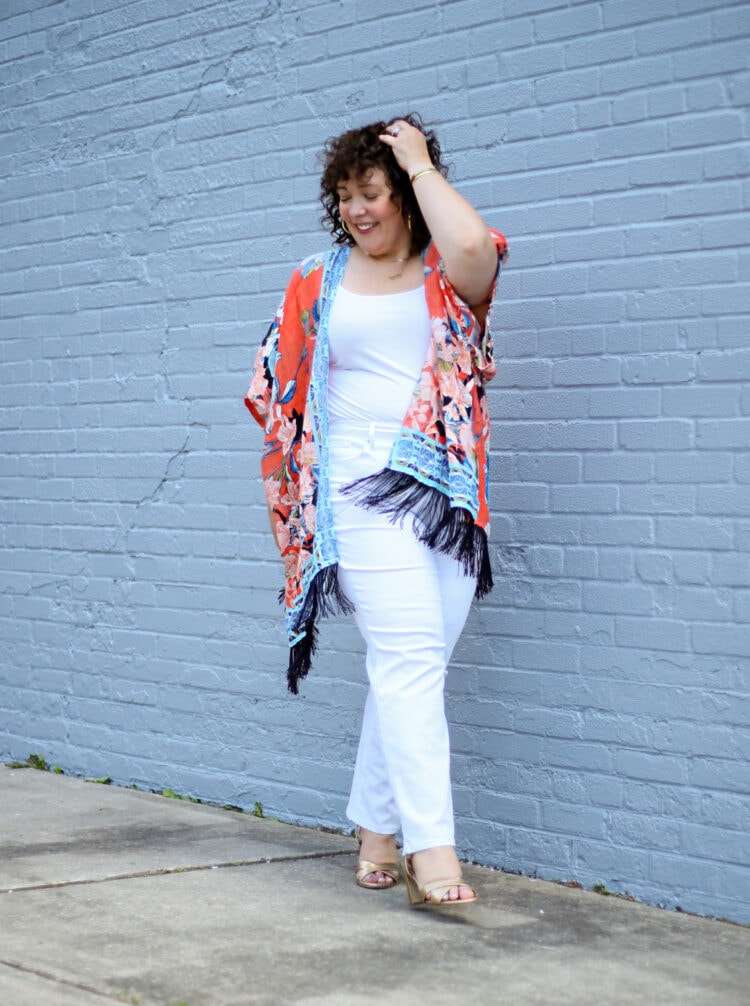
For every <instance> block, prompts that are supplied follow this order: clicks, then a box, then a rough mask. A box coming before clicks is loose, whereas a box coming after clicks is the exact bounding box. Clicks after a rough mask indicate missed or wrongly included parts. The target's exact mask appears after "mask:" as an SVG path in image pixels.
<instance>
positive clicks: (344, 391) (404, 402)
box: [328, 284, 431, 423]
mask: <svg viewBox="0 0 750 1006" xmlns="http://www.w3.org/2000/svg"><path fill="white" fill-rule="evenodd" d="M430 331H431V324H430V314H429V311H428V310H427V302H426V300H425V295H424V287H423V286H420V287H417V289H416V290H406V291H404V292H403V293H388V294H382V295H375V296H370V295H365V294H359V293H351V292H350V291H349V290H346V289H345V288H344V287H343V286H341V285H340V284H339V288H338V290H337V291H336V296H335V298H334V301H333V304H332V306H331V314H330V318H329V322H328V345H329V359H330V363H329V371H328V412H329V417H330V420H331V422H332V423H336V422H337V421H339V420H347V421H349V422H357V423H375V422H379V423H400V422H401V420H402V419H403V418H404V414H405V413H406V410H407V408H408V407H409V404H410V402H411V397H412V393H413V392H414V386H415V384H416V383H417V381H418V380H419V375H420V374H421V372H422V368H423V367H424V362H425V360H426V358H427V350H428V348H429V345H430Z"/></svg>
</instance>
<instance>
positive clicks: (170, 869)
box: [0, 849, 354, 963]
mask: <svg viewBox="0 0 750 1006" xmlns="http://www.w3.org/2000/svg"><path fill="white" fill-rule="evenodd" d="M352 855H354V853H353V851H352V850H348V849H346V850H344V849H342V850H341V852H308V853H304V854H303V855H299V856H270V857H268V856H264V857H263V858H262V859H237V860H232V861H231V862H226V863H202V864H200V865H199V866H167V867H164V868H162V869H160V870H139V871H136V872H134V873H116V874H114V875H113V876H111V877H99V878H97V879H95V880H63V881H60V882H59V883H49V884H29V885H25V886H23V887H3V888H0V895H2V894H19V893H21V892H25V891H51V890H57V889H58V888H63V887H83V886H86V885H89V884H109V883H113V882H115V881H120V880H138V879H141V878H143V877H168V876H171V875H172V874H177V873H201V872H205V871H207V870H226V869H230V868H234V867H239V866H266V865H271V864H273V863H294V862H297V861H298V860H303V859H333V858H335V857H336V856H352ZM0 963H3V962H2V961H0Z"/></svg>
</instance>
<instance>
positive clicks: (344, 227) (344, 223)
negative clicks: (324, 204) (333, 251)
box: [341, 219, 352, 237]
mask: <svg viewBox="0 0 750 1006" xmlns="http://www.w3.org/2000/svg"><path fill="white" fill-rule="evenodd" d="M341 230H342V231H343V232H344V234H348V235H349V237H351V236H352V232H351V231H350V230H349V228H348V227H347V226H346V220H343V219H342V221H341Z"/></svg>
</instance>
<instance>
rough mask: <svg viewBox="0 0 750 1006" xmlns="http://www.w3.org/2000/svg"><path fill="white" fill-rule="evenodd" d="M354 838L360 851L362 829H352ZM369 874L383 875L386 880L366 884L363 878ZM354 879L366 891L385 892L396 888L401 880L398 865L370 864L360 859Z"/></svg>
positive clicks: (368, 861)
mask: <svg viewBox="0 0 750 1006" xmlns="http://www.w3.org/2000/svg"><path fill="white" fill-rule="evenodd" d="M354 837H355V838H356V839H357V845H358V846H359V848H360V849H361V848H362V829H361V828H360V827H359V825H357V827H356V828H355V829H354ZM371 873H384V874H385V875H386V877H387V878H388V879H386V880H375V881H370V882H369V883H366V882H365V877H369V876H370V874H371ZM354 879H355V881H356V882H357V884H358V885H359V887H364V888H365V889H366V890H368V891H387V890H389V889H390V888H391V887H395V886H396V884H397V883H398V882H399V880H400V879H401V874H400V872H399V869H398V863H371V862H370V860H369V859H360V860H359V862H358V863H357V869H356V871H355V874H354Z"/></svg>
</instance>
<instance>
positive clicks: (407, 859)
mask: <svg viewBox="0 0 750 1006" xmlns="http://www.w3.org/2000/svg"><path fill="white" fill-rule="evenodd" d="M404 880H405V881H406V890H407V892H408V894H409V904H410V905H411V906H412V908H434V909H445V908H462V907H463V906H464V905H475V904H476V903H477V901H479V896H478V894H477V892H476V891H475V890H474V889H473V888H470V890H471V891H472V897H470V898H456V899H455V900H453V899H452V898H446V897H445V895H446V894H447V893H448V891H449V890H450V889H451V887H470V885H469V884H467V883H466V881H465V880H463V879H462V878H461V877H448V878H447V879H445V880H430V881H428V883H426V884H425V885H424V886H423V887H420V886H419V884H418V883H417V878H416V875H415V873H414V865H413V863H412V858H411V856H404Z"/></svg>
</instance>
